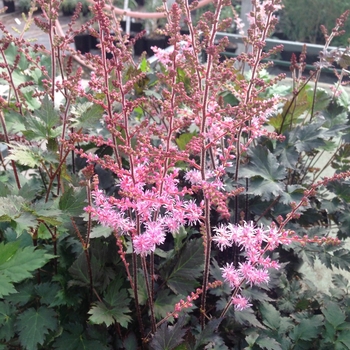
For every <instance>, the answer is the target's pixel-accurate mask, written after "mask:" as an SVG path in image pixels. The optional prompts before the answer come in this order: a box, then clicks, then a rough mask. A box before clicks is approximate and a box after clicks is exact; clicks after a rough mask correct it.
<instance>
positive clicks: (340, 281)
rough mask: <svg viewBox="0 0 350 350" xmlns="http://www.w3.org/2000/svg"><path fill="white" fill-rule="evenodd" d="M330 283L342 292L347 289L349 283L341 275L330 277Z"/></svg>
mask: <svg viewBox="0 0 350 350" xmlns="http://www.w3.org/2000/svg"><path fill="white" fill-rule="evenodd" d="M332 282H333V284H334V285H335V286H336V287H337V288H340V289H344V290H347V289H348V285H349V281H348V280H347V279H346V278H345V277H344V276H343V275H340V274H334V275H332Z"/></svg>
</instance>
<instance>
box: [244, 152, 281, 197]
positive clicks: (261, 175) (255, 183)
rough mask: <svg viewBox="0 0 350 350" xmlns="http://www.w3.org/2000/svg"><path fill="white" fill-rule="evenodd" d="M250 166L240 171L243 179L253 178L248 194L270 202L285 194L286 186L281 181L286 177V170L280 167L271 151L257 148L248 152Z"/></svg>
mask: <svg viewBox="0 0 350 350" xmlns="http://www.w3.org/2000/svg"><path fill="white" fill-rule="evenodd" d="M248 155H249V157H250V164H248V165H247V166H245V167H242V168H241V169H240V176H241V177H248V178H252V179H251V181H250V184H249V189H248V193H252V194H255V195H256V196H262V197H263V198H262V199H263V200H270V199H271V198H272V197H277V196H278V195H280V194H282V193H283V192H284V185H283V183H282V182H281V181H280V180H282V179H284V178H285V176H286V169H285V167H284V166H282V165H280V164H279V163H278V161H277V159H276V156H275V155H273V154H272V153H271V152H270V151H269V150H267V149H265V148H263V147H256V148H253V149H251V150H249V151H248Z"/></svg>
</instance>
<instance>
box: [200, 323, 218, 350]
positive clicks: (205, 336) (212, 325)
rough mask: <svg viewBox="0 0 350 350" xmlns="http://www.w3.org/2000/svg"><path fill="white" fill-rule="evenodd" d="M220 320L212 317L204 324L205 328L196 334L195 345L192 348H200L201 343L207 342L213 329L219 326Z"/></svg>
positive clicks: (212, 334) (213, 331)
mask: <svg viewBox="0 0 350 350" xmlns="http://www.w3.org/2000/svg"><path fill="white" fill-rule="evenodd" d="M221 321H222V318H217V319H215V318H214V319H211V320H210V321H209V322H208V323H207V324H206V325H205V328H204V329H203V330H202V331H201V332H200V333H199V334H198V335H196V345H195V347H194V350H197V349H202V346H203V345H206V344H208V343H209V342H210V341H211V340H212V339H213V336H214V335H215V331H216V330H217V328H218V327H219V326H220V323H221Z"/></svg>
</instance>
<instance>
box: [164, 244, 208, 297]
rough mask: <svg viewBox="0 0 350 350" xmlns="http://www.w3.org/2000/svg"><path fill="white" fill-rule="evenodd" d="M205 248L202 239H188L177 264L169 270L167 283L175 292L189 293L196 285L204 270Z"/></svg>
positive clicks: (177, 259)
mask: <svg viewBox="0 0 350 350" xmlns="http://www.w3.org/2000/svg"><path fill="white" fill-rule="evenodd" d="M203 261H204V249H203V243H202V240H200V239H194V240H192V241H188V242H187V244H186V246H185V247H184V249H182V250H181V251H180V256H179V257H178V258H176V264H175V266H174V267H173V268H172V270H171V271H169V272H168V277H167V278H166V280H167V284H168V286H169V287H170V289H172V290H173V291H174V292H175V293H177V294H182V295H188V293H190V292H191V291H193V290H194V289H195V288H196V286H197V282H196V278H198V277H199V276H201V274H202V271H203Z"/></svg>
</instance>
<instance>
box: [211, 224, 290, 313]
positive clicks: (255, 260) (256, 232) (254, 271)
mask: <svg viewBox="0 0 350 350" xmlns="http://www.w3.org/2000/svg"><path fill="white" fill-rule="evenodd" d="M214 231H215V236H214V237H213V241H214V242H215V243H216V244H217V246H218V247H219V249H220V250H221V251H223V250H224V249H225V248H228V247H232V246H233V245H236V246H238V247H240V248H241V250H242V251H243V250H244V254H245V257H246V261H244V262H242V263H239V264H238V266H237V267H236V266H234V264H233V263H230V264H229V263H227V264H226V266H224V267H222V268H221V270H222V276H223V278H224V280H225V281H226V282H227V283H228V284H229V285H230V287H231V288H232V289H233V290H234V291H235V293H234V297H233V298H232V303H233V304H234V305H235V307H236V309H238V310H243V309H244V308H246V307H249V306H250V304H249V303H248V300H246V299H245V298H244V297H243V296H242V295H240V294H238V293H237V292H238V291H239V290H240V289H241V287H242V285H243V284H244V283H246V284H249V285H250V286H252V285H260V284H262V283H268V282H269V272H268V269H270V268H274V269H278V268H279V264H278V263H277V262H276V261H272V260H271V259H270V258H269V257H264V254H265V253H266V251H268V250H270V251H272V250H274V249H276V248H277V247H278V246H279V245H280V244H286V245H288V244H290V243H291V241H292V239H291V237H290V233H289V232H288V231H281V230H279V229H278V228H277V227H276V225H274V224H272V225H271V226H270V227H268V228H267V229H264V228H263V227H262V226H260V227H256V226H254V224H253V223H252V222H250V223H247V222H244V223H243V225H232V224H228V225H221V226H219V227H217V228H215V229H214Z"/></svg>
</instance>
